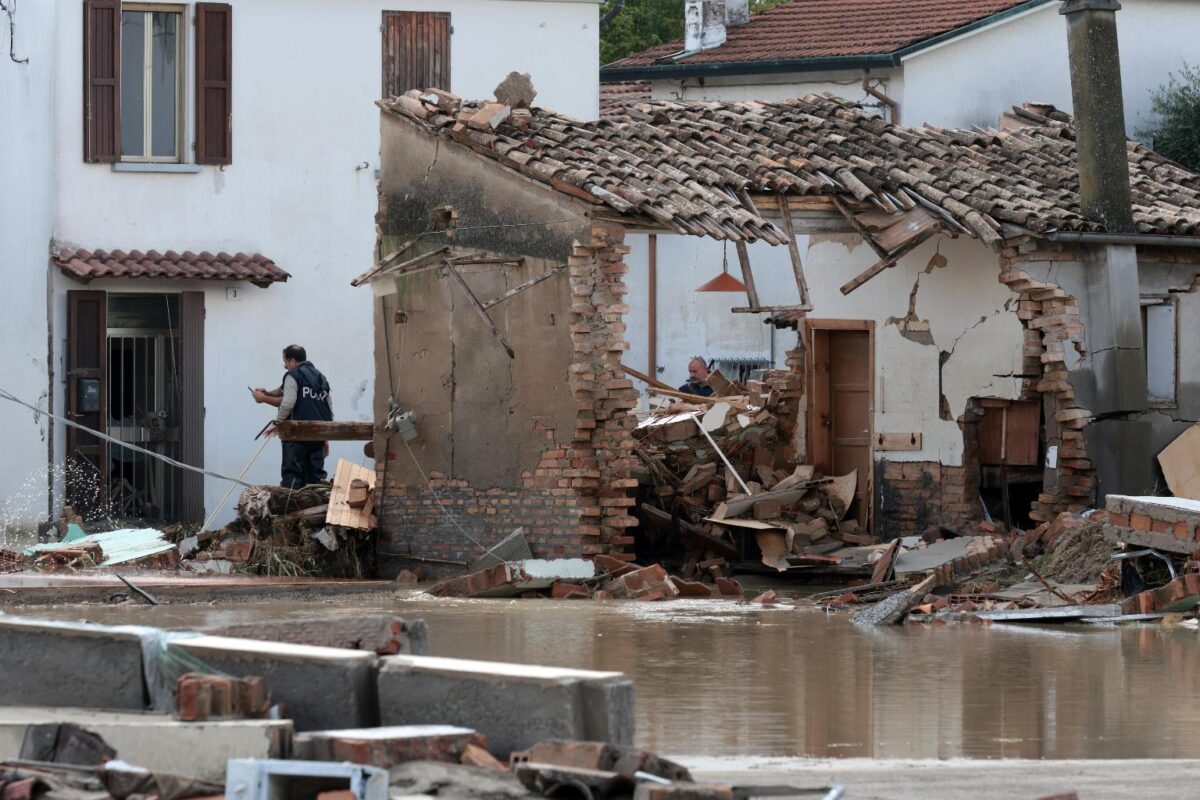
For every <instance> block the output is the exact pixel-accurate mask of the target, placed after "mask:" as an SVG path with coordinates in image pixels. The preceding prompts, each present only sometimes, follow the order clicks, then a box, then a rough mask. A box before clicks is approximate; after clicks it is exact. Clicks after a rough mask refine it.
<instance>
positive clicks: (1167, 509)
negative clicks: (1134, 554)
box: [1104, 494, 1200, 555]
mask: <svg viewBox="0 0 1200 800" xmlns="http://www.w3.org/2000/svg"><path fill="white" fill-rule="evenodd" d="M1106 504H1107V505H1106V510H1107V512H1108V520H1107V522H1106V523H1105V525H1104V538H1105V539H1107V540H1109V541H1110V542H1124V543H1126V544H1134V545H1142V546H1145V547H1153V548H1155V549H1156V550H1166V551H1168V552H1172V553H1181V554H1183V555H1191V554H1192V553H1193V552H1195V551H1196V550H1200V501H1196V500H1187V499H1185V498H1181V497H1128V496H1126V495H1120V494H1110V495H1109V496H1108V497H1107V499H1106Z"/></svg>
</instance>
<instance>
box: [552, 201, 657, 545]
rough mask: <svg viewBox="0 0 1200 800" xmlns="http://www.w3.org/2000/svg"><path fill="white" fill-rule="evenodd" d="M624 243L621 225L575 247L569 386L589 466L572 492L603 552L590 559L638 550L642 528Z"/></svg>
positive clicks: (586, 529) (577, 440)
mask: <svg viewBox="0 0 1200 800" xmlns="http://www.w3.org/2000/svg"><path fill="white" fill-rule="evenodd" d="M624 237H625V229H624V228H623V227H621V226H620V225H600V224H597V225H593V226H592V229H591V241H590V242H588V243H587V244H581V243H579V242H576V243H575V246H574V248H573V250H572V254H571V257H570V259H568V266H569V271H570V278H571V301H572V305H571V314H570V322H571V327H570V330H571V340H572V343H573V345H574V351H575V360H574V362H573V363H572V364H571V365H570V368H569V381H570V388H571V394H572V397H573V398H574V399H575V401H576V403H577V406H576V409H577V414H578V416H577V421H576V428H575V433H574V435H573V437H572V451H571V452H572V454H573V455H572V459H573V461H574V460H575V459H578V460H580V461H582V462H585V463H586V464H587V468H586V469H584V470H581V471H580V474H579V475H578V476H577V477H573V478H572V481H571V486H572V488H573V489H575V490H576V491H577V495H578V497H579V506H580V514H581V515H582V517H583V518H584V524H583V525H582V526H581V527H580V533H582V534H585V535H589V536H593V537H595V542H596V544H594V545H592V546H591V547H589V548H588V549H587V551H586V552H587V553H606V554H610V555H616V556H618V557H620V556H622V555H626V554H625V553H624V551H625V550H626V548H628V547H629V546H631V545H632V544H633V536H631V535H629V529H630V528H633V527H636V526H637V520H636V519H635V518H634V517H633V516H632V515H631V514H630V509H631V508H632V507H633V506H634V505H635V504H636V502H637V501H636V499H635V498H634V497H633V491H634V490H635V489H636V488H637V479H636V478H634V477H632V476H633V472H632V471H633V468H634V466H636V459H635V457H634V455H633V448H634V441H633V435H632V431H633V429H634V427H636V426H637V418H636V417H634V416H633V415H632V414H630V413H629V411H630V409H632V408H633V407H634V406H635V405H637V393H636V391H635V390H634V387H633V382H632V381H630V380H629V379H628V378H627V377H626V376H625V373H624V371H623V370H622V368H621V358H622V356H623V355H624V353H625V351H626V350H627V349H628V348H629V344H628V342H626V341H625V323H624V322H622V319H623V318H624V315H625V314H627V313H629V306H628V305H626V304H625V294H626V292H627V291H628V290H627V288H626V286H625V279H624V276H625V273H626V272H628V271H629V267H628V266H626V264H625V261H624V257H625V255H626V254H627V253H628V252H629V248H628V247H627V246H626V245H625V244H624V243H623V242H624ZM535 554H536V553H535ZM627 555H628V558H629V560H632V559H633V555H632V554H627Z"/></svg>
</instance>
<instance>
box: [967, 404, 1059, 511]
mask: <svg viewBox="0 0 1200 800" xmlns="http://www.w3.org/2000/svg"><path fill="white" fill-rule="evenodd" d="M974 402H975V403H977V404H978V405H979V406H980V408H981V409H982V414H981V416H980V417H979V422H978V423H977V425H978V428H977V433H978V436H979V495H980V499H981V501H982V503H983V506H984V508H985V509H986V510H987V513H988V515H989V516H990V517H991V518H992V519H998V520H1002V521H1003V522H1004V525H1005V527H1006V528H1012V527H1013V526H1014V525H1016V526H1017V527H1019V528H1023V529H1026V528H1030V527H1032V526H1033V525H1036V524H1037V523H1036V522H1034V521H1033V520H1032V519H1031V518H1030V516H1029V512H1030V509H1031V508H1032V506H1033V503H1034V501H1035V500H1037V499H1038V494H1039V493H1040V492H1041V491H1042V484H1043V479H1044V472H1043V468H1042V437H1041V431H1042V425H1041V421H1042V404H1041V402H1039V401H1037V400H1000V399H993V398H986V397H985V398H976V399H975V400H974Z"/></svg>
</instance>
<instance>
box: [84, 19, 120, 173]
mask: <svg viewBox="0 0 1200 800" xmlns="http://www.w3.org/2000/svg"><path fill="white" fill-rule="evenodd" d="M120 103H121V3H120V0H84V3H83V160H84V161H92V162H100V163H112V162H114V161H117V160H119V159H120V158H121V113H120Z"/></svg>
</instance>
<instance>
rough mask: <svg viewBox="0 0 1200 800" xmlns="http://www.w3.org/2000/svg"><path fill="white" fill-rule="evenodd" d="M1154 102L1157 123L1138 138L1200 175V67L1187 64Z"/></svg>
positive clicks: (1156, 94)
mask: <svg viewBox="0 0 1200 800" xmlns="http://www.w3.org/2000/svg"><path fill="white" fill-rule="evenodd" d="M1150 98H1151V106H1150V107H1151V109H1152V110H1153V112H1154V115H1155V117H1156V118H1157V119H1156V121H1155V123H1154V124H1153V125H1150V126H1149V127H1147V128H1143V129H1141V130H1139V131H1138V136H1139V137H1141V138H1143V139H1146V140H1148V141H1150V142H1151V146H1152V147H1153V148H1154V149H1155V150H1156V151H1157V152H1159V153H1161V154H1162V155H1164V156H1166V157H1167V158H1169V159H1171V160H1172V161H1175V162H1178V163H1179V164H1182V165H1183V166H1185V167H1187V168H1188V169H1190V170H1192V171H1193V172H1200V67H1192V66H1188V65H1187V64H1184V65H1183V68H1182V69H1180V70H1179V72H1177V73H1175V72H1173V73H1171V74H1170V76H1169V77H1168V79H1167V82H1166V83H1165V84H1163V85H1162V86H1160V87H1158V88H1157V89H1155V90H1154V91H1153V92H1152V93H1151V95H1150Z"/></svg>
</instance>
